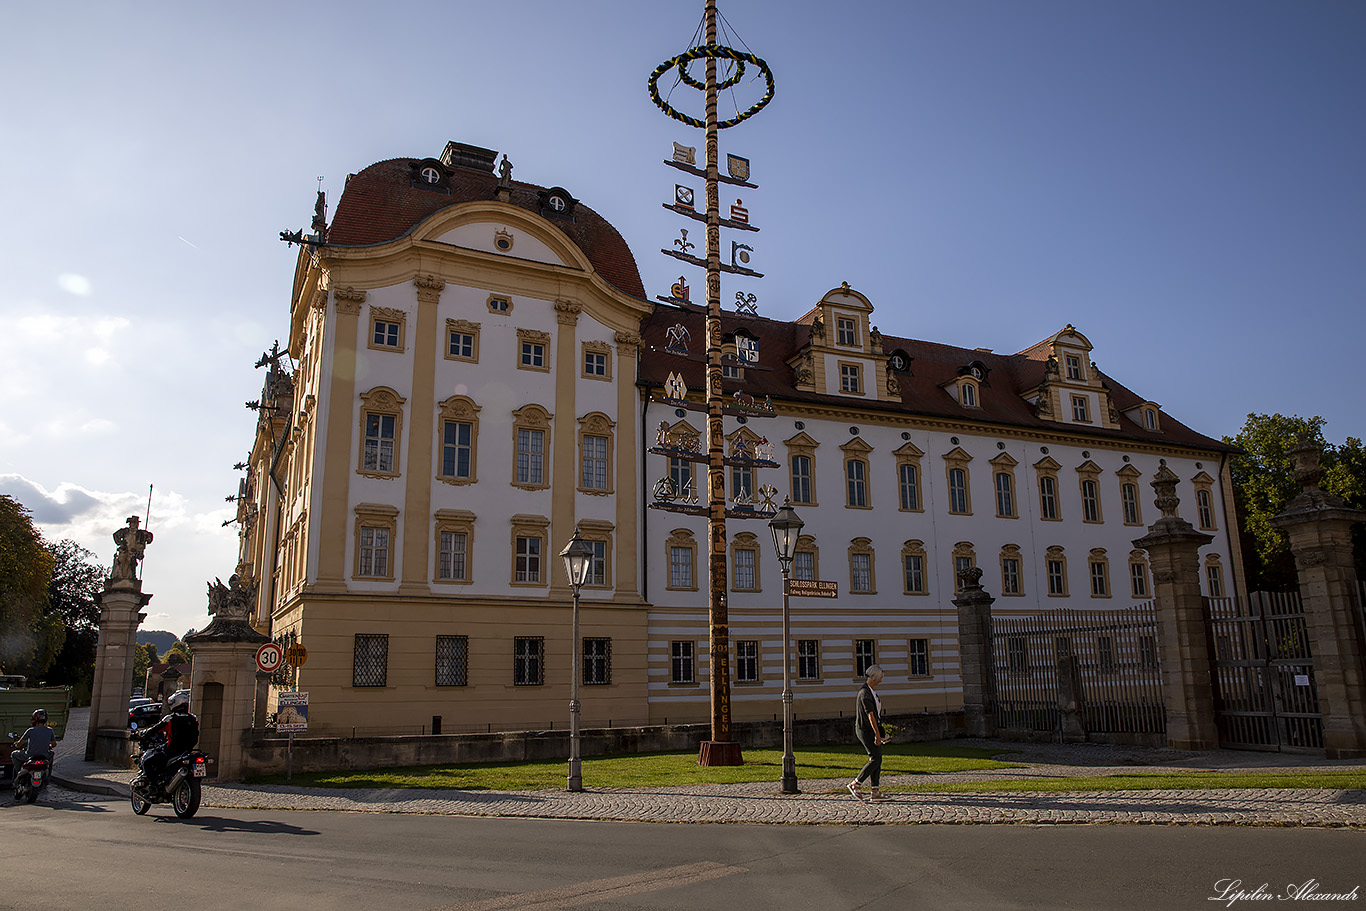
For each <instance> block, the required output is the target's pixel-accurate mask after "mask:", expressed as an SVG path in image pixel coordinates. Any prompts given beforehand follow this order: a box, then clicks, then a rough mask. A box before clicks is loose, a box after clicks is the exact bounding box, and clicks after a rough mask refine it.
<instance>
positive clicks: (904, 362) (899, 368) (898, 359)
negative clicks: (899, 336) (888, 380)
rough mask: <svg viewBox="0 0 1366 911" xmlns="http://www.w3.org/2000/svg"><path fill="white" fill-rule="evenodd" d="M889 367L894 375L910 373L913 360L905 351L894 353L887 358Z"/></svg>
mask: <svg viewBox="0 0 1366 911" xmlns="http://www.w3.org/2000/svg"><path fill="white" fill-rule="evenodd" d="M887 366H888V367H890V368H891V370H892V372H893V373H903V374H904V373H910V372H911V358H910V356H909V355H908V354H906V352H904V351H901V350H897V351H893V352H892V356H891V357H889V358H887Z"/></svg>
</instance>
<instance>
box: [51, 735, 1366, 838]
mask: <svg viewBox="0 0 1366 911" xmlns="http://www.w3.org/2000/svg"><path fill="white" fill-rule="evenodd" d="M81 722H83V719H75V720H74V723H73V725H72V729H71V730H70V732H69V733H68V737H67V741H66V742H68V743H72V744H73V750H72V752H73V753H78V752H79V750H78V749H76V748H75V745H76V744H80V743H83V740H84V735H83V733H78V729H77V724H80V723H81ZM953 744H954V745H958V746H975V747H984V748H988V749H992V748H995V749H999V750H1001V752H1002V754H1004V755H1002V756H1001V757H1000V758H1002V759H1004V760H1007V761H1010V762H1016V763H1021V764H1022V765H1024V766H1025V767H1024V768H1017V769H1006V770H989V771H979V772H965V773H955V774H944V775H934V776H933V777H932V780H934V781H936V782H938V781H944V782H948V781H989V780H992V779H998V778H1023V777H1060V776H1089V775H1116V774H1125V773H1133V772H1138V771H1142V772H1146V773H1153V772H1162V771H1192V770H1212V771H1220V770H1223V771H1240V770H1249V771H1250V770H1256V771H1274V770H1277V769H1286V770H1296V771H1308V770H1311V769H1323V770H1329V769H1332V770H1341V769H1361V768H1366V764H1363V763H1360V762H1356V761H1328V760H1324V759H1323V758H1322V757H1314V756H1301V755H1294V754H1285V753H1250V752H1238V751H1231V750H1216V751H1211V752H1203V753H1183V752H1177V751H1173V750H1153V749H1143V748H1136V747H1116V746H1108V745H1099V744H1065V745H1064V744H1033V743H1030V744H1016V743H1003V742H1000V741H981V740H956V741H953ZM131 777H132V773H131V772H130V771H127V770H119V769H114V768H110V767H108V766H103V765H100V764H97V763H88V762H84V761H81V760H79V759H75V758H63V757H62V755H61V754H60V753H59V755H58V760H57V765H56V782H55V785H54V787H53V788H51V789H50V790H49V791H48V792H47V793H46V795H45V797H44V800H45V801H47V802H52V803H59V802H70V801H90V800H91V799H92V797H91V795H92V794H95V795H100V796H98V797H95V798H94V799H98V800H114V799H119V798H126V796H127V793H128V791H127V782H128V780H129V779H130V778H131ZM927 780H931V779H929V778H927V777H926V776H923V775H902V776H884V777H883V787H884V789H889V788H890V789H892V790H893V793H892V795H891V796H890V797H889V798H888V799H887V800H884V801H859V800H855V799H854V798H853V797H851V796H850V795H849V794H848V793H847V792H846V791H845V790H844V784H845V782H844V780H843V779H827V780H808V781H803V782H801V787H802V791H803V793H801V794H796V795H784V794H781V793H780V792H779V789H778V785H777V782H759V783H750V784H735V785H688V786H683V787H669V788H595V787H592V786H591V781H590V782H589V783H588V787H587V790H585V791H584V792H582V793H578V794H571V793H568V792H566V791H561V790H551V791H455V790H411V789H402V790H379V789H333V788H302V787H291V786H284V785H244V784H235V783H226V784H222V785H206V786H205V788H204V800H203V805H204V806H205V807H210V808H219V809H253V810H263V809H291V810H345V811H353V812H365V813H421V814H436V815H465V816H514V817H538V818H550V819H602V820H616V821H639V822H671V823H682V822H708V823H716V822H727V823H760V824H787V825H814V824H823V825H895V824H914V823H963V824H1001V823H1031V824H1058V823H1061V824H1125V825H1134V824H1155V825H1251V826H1350V827H1354V828H1355V827H1361V828H1366V791H1363V790H1353V791H1343V790H1328V789H1295V790H1284V789H1259V790H1251V789H1224V790H1174V791H1104V792H1099V791H1073V792H1057V793H1028V794H1021V793H1005V792H999V793H990V792H981V793H972V794H921V793H906V792H901V793H896V792H895V788H896V787H897V786H899V785H911V784H921V783H925V782H926V781H927ZM78 792H79V793H78Z"/></svg>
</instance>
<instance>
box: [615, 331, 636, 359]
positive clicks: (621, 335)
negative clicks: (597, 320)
mask: <svg viewBox="0 0 1366 911" xmlns="http://www.w3.org/2000/svg"><path fill="white" fill-rule="evenodd" d="M612 340H613V341H615V342H616V343H617V346H618V348H619V349H620V351H619V352H618V353H619V354H628V353H630V352H629V350H628V349H631V348H639V347H640V333H639V332H628V331H625V330H621V331H618V332H617V333H616V334H615V335H614V336H612Z"/></svg>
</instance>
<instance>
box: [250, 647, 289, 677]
mask: <svg viewBox="0 0 1366 911" xmlns="http://www.w3.org/2000/svg"><path fill="white" fill-rule="evenodd" d="M284 659H285V653H284V651H283V650H282V649H281V648H280V646H278V645H276V644H275V643H274V642H267V643H266V644H265V645H263V646H261V647H260V648H258V649H257V650H256V666H257V667H258V668H260V669H261V671H262V672H264V673H267V674H271V673H274V672H275V670H276V669H277V668H279V666H280V662H281V661H283V660H284Z"/></svg>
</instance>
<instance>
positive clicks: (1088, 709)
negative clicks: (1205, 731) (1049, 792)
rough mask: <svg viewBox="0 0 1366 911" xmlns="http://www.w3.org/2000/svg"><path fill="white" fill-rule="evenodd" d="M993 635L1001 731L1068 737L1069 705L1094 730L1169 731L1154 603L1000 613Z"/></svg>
mask: <svg viewBox="0 0 1366 911" xmlns="http://www.w3.org/2000/svg"><path fill="white" fill-rule="evenodd" d="M991 639H992V655H993V665H994V666H993V672H994V683H995V709H996V725H997V727H998V728H999V729H1001V730H1005V731H1020V732H1039V731H1057V732H1058V733H1059V735H1061V734H1062V731H1063V711H1064V707H1065V706H1066V705H1074V706H1075V711H1076V712H1077V713H1078V715H1079V721H1080V725H1081V727H1082V729H1083V730H1084V731H1085V733H1087V734H1114V733H1141V734H1162V733H1165V731H1166V729H1167V713H1166V708H1165V706H1164V705H1163V702H1162V661H1161V653H1160V650H1159V648H1158V639H1157V612H1156V610H1155V609H1154V607H1153V604H1152V603H1151V602H1149V603H1147V604H1144V605H1140V606H1138V607H1131V608H1118V609H1116V610H1055V611H1047V612H1044V613H1040V614H1035V615H1033V616H1027V617H996V616H993V617H992V620H991ZM1067 658H1071V659H1072V660H1071V661H1065V660H1064V659H1067ZM1073 668H1074V669H1075V670H1072V669H1073ZM1073 675H1074V676H1073ZM1060 697H1061V698H1060Z"/></svg>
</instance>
